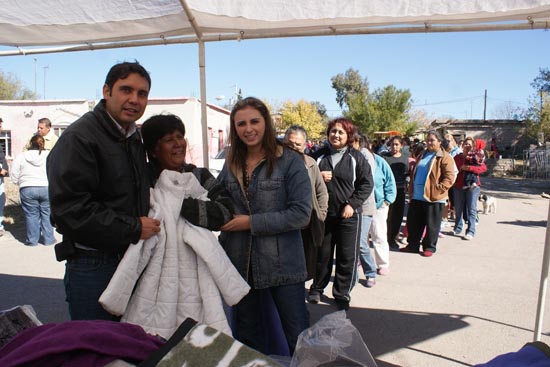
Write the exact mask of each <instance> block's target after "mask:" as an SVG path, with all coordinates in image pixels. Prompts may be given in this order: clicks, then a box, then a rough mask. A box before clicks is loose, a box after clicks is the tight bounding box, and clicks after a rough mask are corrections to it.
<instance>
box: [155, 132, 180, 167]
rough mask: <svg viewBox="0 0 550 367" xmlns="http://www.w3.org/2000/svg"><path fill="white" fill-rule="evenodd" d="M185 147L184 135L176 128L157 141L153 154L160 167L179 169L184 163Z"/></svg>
mask: <svg viewBox="0 0 550 367" xmlns="http://www.w3.org/2000/svg"><path fill="white" fill-rule="evenodd" d="M186 148H187V143H186V141H185V135H183V134H182V133H181V132H180V131H178V130H176V131H174V132H173V133H169V134H166V135H164V136H163V137H162V138H160V139H159V141H157V144H156V145H155V149H154V150H153V156H154V157H155V158H156V159H158V161H159V164H160V168H161V169H168V170H171V171H181V168H182V167H183V165H184V163H185V150H186Z"/></svg>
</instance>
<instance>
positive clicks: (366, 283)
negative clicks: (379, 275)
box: [365, 278, 376, 288]
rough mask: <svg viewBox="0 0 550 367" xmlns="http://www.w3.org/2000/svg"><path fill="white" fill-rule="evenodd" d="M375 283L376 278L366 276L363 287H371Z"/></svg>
mask: <svg viewBox="0 0 550 367" xmlns="http://www.w3.org/2000/svg"><path fill="white" fill-rule="evenodd" d="M375 285H376V278H367V281H366V282H365V287H367V288H372V287H374V286H375Z"/></svg>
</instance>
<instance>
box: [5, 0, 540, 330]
mask: <svg viewBox="0 0 550 367" xmlns="http://www.w3.org/2000/svg"><path fill="white" fill-rule="evenodd" d="M0 5H1V8H2V11H1V12H0V45H3V46H12V47H13V50H7V51H0V56H15V55H29V54H39V53H53V52H69V51H84V50H98V49H108V48H120V47H135V46H148V45H159V44H176V43H197V44H198V47H199V71H200V87H201V93H200V95H201V102H202V130H203V131H202V138H203V156H204V162H205V164H208V145H207V124H206V115H207V114H206V76H205V75H206V73H205V43H206V42H215V41H230V40H246V39H256V38H275V37H304V36H329V35H330V36H334V35H351V34H382V33H431V32H469V31H498V30H530V29H548V28H549V25H550V23H549V21H550V0H491V1H480V0H323V1H319V0H94V1H90V0H41V1H24V2H23V1H18V0H2V1H1V2H0ZM549 213H550V212H549ZM549 228H550V227H547V236H546V246H545V255H544V260H543V270H542V274H541V285H540V291H539V305H538V310H537V321H536V327H535V339H536V340H539V339H540V327H541V325H542V310H543V309H544V298H545V292H546V285H547V279H548V261H549V259H550V236H549V235H548V233H549V232H548V231H549V230H550V229H549Z"/></svg>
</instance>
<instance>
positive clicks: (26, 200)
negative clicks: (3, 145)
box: [10, 135, 55, 246]
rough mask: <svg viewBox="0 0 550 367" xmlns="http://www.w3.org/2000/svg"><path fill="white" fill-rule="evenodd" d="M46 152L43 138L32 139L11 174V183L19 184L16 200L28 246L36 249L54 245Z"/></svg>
mask: <svg viewBox="0 0 550 367" xmlns="http://www.w3.org/2000/svg"><path fill="white" fill-rule="evenodd" d="M48 153H49V151H47V150H44V138H43V137H42V136H40V135H35V136H33V137H32V138H31V141H30V148H29V150H28V151H26V152H24V153H23V154H21V155H19V157H17V159H16V160H15V161H14V163H13V166H12V171H11V174H10V177H11V180H12V181H13V183H15V184H16V185H19V197H20V198H21V206H22V207H23V212H24V213H25V222H26V227H27V234H26V239H25V245H27V246H36V245H37V244H38V243H39V242H40V243H42V244H44V245H53V244H55V237H54V234H53V227H52V224H51V222H50V199H49V197H48V178H47V176H46V158H47V157H48Z"/></svg>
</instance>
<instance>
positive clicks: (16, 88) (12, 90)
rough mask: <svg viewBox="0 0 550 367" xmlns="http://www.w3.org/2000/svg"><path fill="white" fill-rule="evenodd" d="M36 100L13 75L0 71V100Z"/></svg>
mask: <svg viewBox="0 0 550 367" xmlns="http://www.w3.org/2000/svg"><path fill="white" fill-rule="evenodd" d="M16 99H17V100H19V99H36V95H35V94H34V93H33V92H31V91H30V90H29V89H27V88H25V87H24V86H23V83H21V81H20V80H19V79H18V78H17V77H16V76H15V75H13V74H11V73H4V72H3V71H1V70H0V100H16Z"/></svg>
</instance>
